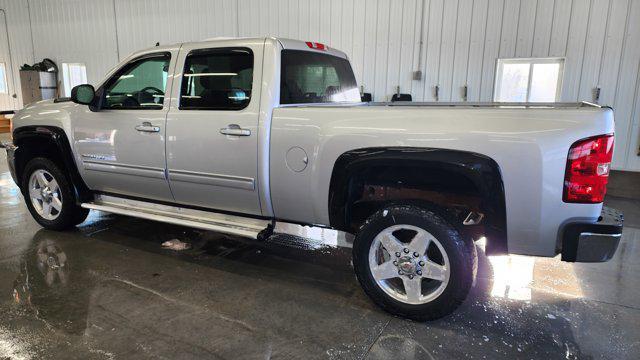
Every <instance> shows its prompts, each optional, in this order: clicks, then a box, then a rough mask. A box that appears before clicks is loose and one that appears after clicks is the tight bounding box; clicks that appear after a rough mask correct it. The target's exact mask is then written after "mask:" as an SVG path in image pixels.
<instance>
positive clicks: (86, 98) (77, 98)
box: [71, 84, 96, 105]
mask: <svg viewBox="0 0 640 360" xmlns="http://www.w3.org/2000/svg"><path fill="white" fill-rule="evenodd" d="M95 97H96V89H95V88H94V87H93V85H89V84H83V85H77V86H74V87H73V89H71V101H73V102H74V103H76V104H81V105H91V104H92V103H93V100H94V99H95Z"/></svg>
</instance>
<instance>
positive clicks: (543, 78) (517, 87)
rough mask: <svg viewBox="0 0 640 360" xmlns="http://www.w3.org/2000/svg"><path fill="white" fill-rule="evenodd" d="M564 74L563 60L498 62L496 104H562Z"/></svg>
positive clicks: (499, 60)
mask: <svg viewBox="0 0 640 360" xmlns="http://www.w3.org/2000/svg"><path fill="white" fill-rule="evenodd" d="M563 71H564V59H563V58H536V59H498V67H497V70H496V83H495V91H494V98H493V100H494V101H498V102H556V101H559V100H560V94H561V92H562V74H563Z"/></svg>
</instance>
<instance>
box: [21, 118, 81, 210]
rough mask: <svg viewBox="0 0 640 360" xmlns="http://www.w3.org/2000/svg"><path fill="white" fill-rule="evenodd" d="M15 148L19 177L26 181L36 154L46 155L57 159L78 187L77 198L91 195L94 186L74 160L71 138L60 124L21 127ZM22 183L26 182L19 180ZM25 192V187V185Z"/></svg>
mask: <svg viewBox="0 0 640 360" xmlns="http://www.w3.org/2000/svg"><path fill="white" fill-rule="evenodd" d="M13 139H14V140H13V141H14V144H15V145H16V146H17V149H16V152H15V171H16V179H17V180H18V182H19V183H20V182H21V181H22V177H23V172H24V168H25V166H26V165H27V163H28V162H29V161H30V160H31V159H34V158H37V157H44V158H47V159H49V160H51V161H53V162H54V163H55V164H56V165H57V166H59V167H60V168H61V169H64V170H65V173H66V175H67V176H68V177H69V181H70V182H71V184H72V185H73V187H74V189H75V191H76V195H77V196H76V198H77V199H78V200H79V201H80V202H85V201H87V200H88V199H90V198H91V190H89V188H88V187H87V185H86V184H85V183H84V181H83V180H82V177H81V176H80V174H79V172H78V168H77V167H76V164H75V161H74V160H73V153H72V151H71V146H70V145H69V141H68V140H67V137H66V135H65V133H64V131H63V130H62V129H60V128H55V127H25V128H19V129H16V130H15V131H14V134H13ZM18 186H20V187H21V186H22V184H21V183H20V184H18ZM21 190H22V191H23V192H24V189H21Z"/></svg>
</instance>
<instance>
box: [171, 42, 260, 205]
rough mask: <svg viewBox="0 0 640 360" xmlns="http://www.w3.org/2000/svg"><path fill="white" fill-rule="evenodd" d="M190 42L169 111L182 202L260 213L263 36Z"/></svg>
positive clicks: (174, 174)
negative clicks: (241, 42) (241, 41)
mask: <svg viewBox="0 0 640 360" xmlns="http://www.w3.org/2000/svg"><path fill="white" fill-rule="evenodd" d="M225 44H226V42H220V41H217V42H212V43H209V44H206V43H205V44H202V43H200V44H191V45H189V44H185V45H183V47H182V49H181V50H180V55H179V59H178V65H177V67H176V71H175V76H174V78H175V84H176V85H175V86H174V92H173V95H174V98H175V99H176V100H177V101H173V102H172V105H171V109H170V111H169V114H168V116H167V168H168V174H169V183H170V186H171V190H172V192H173V195H174V197H175V200H176V202H177V203H180V204H186V205H193V206H201V207H207V208H212V209H218V210H225V211H232V212H241V213H246V214H254V215H261V210H260V200H259V194H258V184H257V182H258V176H257V173H258V170H257V169H258V116H259V111H260V84H261V69H262V52H263V43H262V42H247V44H246V45H244V46H236V45H237V44H238V43H237V42H229V43H228V44H229V46H225Z"/></svg>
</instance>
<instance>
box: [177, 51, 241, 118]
mask: <svg viewBox="0 0 640 360" xmlns="http://www.w3.org/2000/svg"><path fill="white" fill-rule="evenodd" d="M252 85H253V53H252V52H251V50H250V49H246V48H221V49H202V50H194V51H192V52H191V53H189V55H187V58H186V60H185V65H184V72H183V76H182V86H181V89H180V106H179V108H180V109H181V110H241V109H244V108H245V107H247V105H249V102H250V101H251V90H252Z"/></svg>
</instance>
